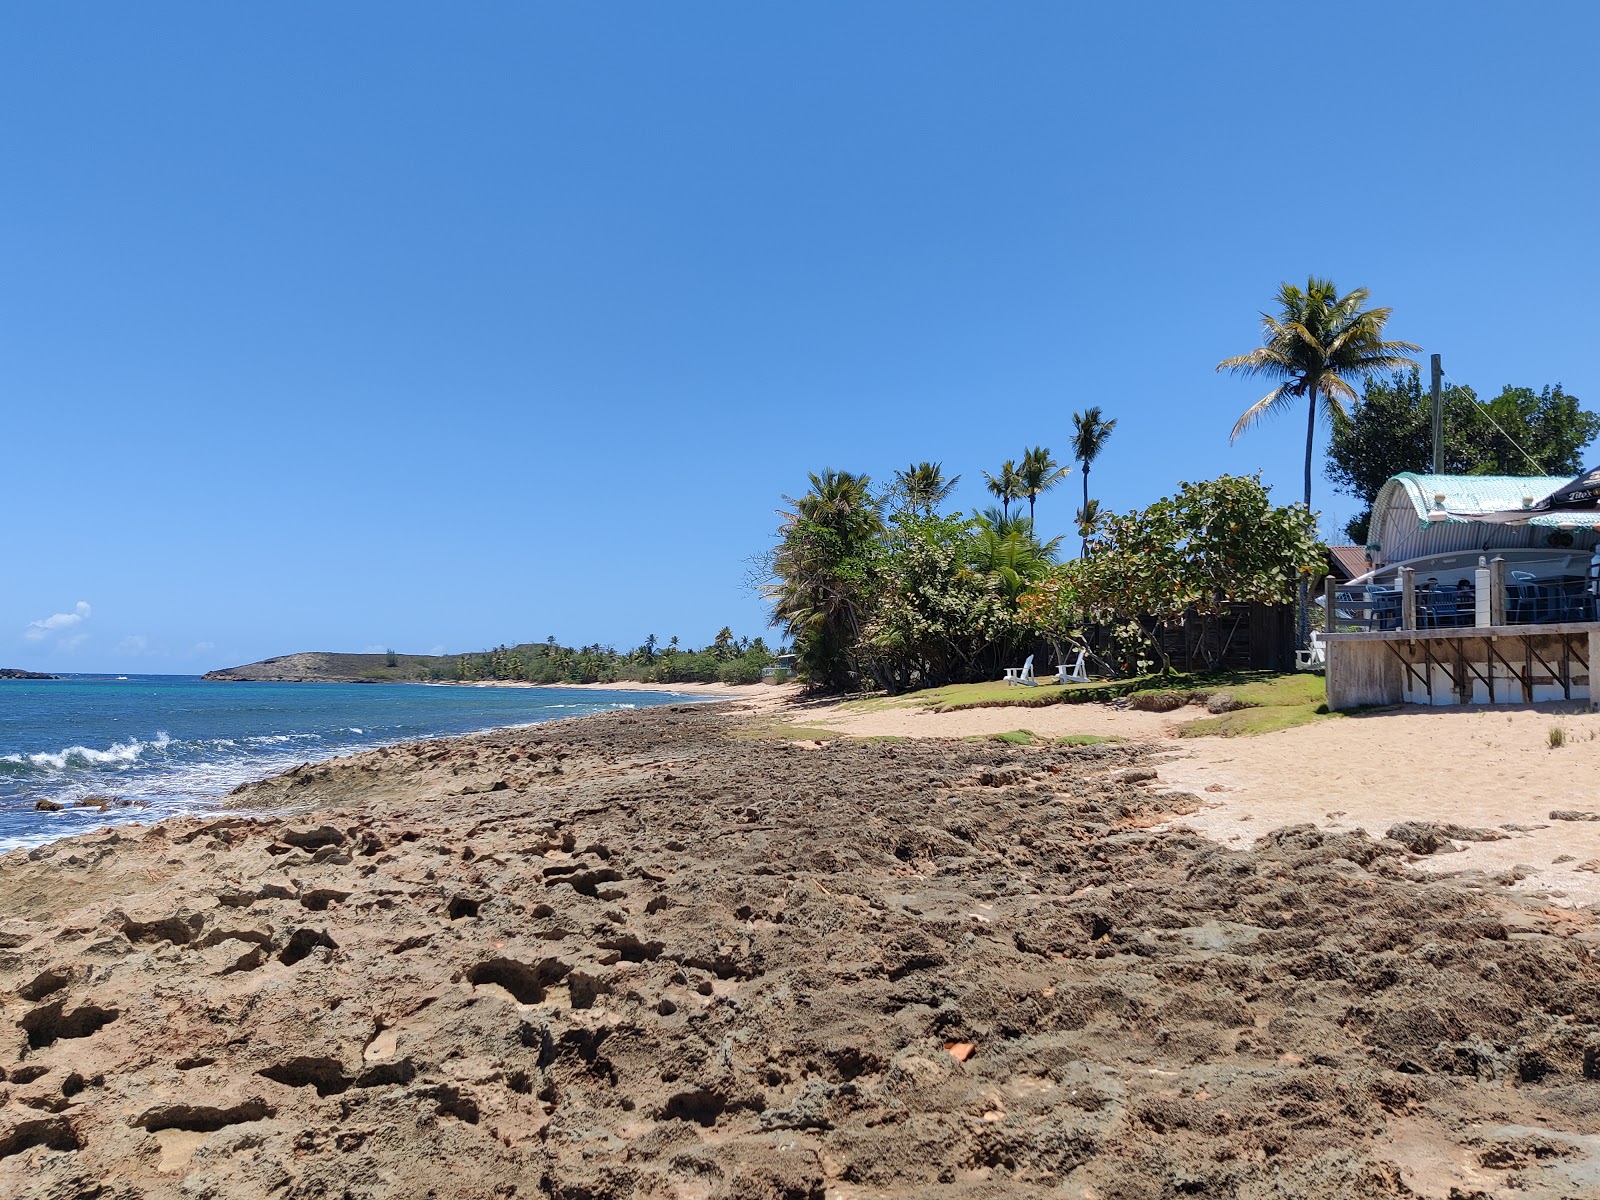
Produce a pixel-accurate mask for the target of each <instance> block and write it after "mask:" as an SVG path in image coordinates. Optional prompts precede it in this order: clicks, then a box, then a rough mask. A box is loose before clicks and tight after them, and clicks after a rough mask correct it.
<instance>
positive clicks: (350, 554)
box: [0, 0, 1600, 672]
mask: <svg viewBox="0 0 1600 1200" xmlns="http://www.w3.org/2000/svg"><path fill="white" fill-rule="evenodd" d="M1597 42H1600V10H1597V9H1596V8H1595V7H1594V6H1592V5H1589V4H1580V3H1568V4H1556V3H1549V4H1540V5H1534V6H1511V5H1500V4H1487V3H1437V4H1398V5H1397V4H1392V3H1381V4H1361V3H1353V4H1342V5H1337V6H1328V5H1322V6H1315V7H1308V6H1300V5H1291V4H1280V5H1272V6H1263V5H1261V4H1259V3H1250V4H1224V3H1210V4H1205V5H1178V4H1154V5H1149V4H1147V5H1136V6H1135V5H1100V6H1094V7H1090V6H1088V5H1071V4H1061V3H1055V2H1045V3H1035V4H1021V3H983V4H973V3H962V4H940V3H929V2H927V0H916V2H911V3H899V4H896V3H887V2H877V3H872V4H865V5H863V4H855V3H849V4H845V3H811V4H804V5H782V6H780V5H750V4H740V3H733V2H732V0H729V2H726V3H717V4H710V3H693V2H685V3H675V4H644V3H632V4H627V3H619V4H606V5H591V4H563V5H553V4H533V3H525V2H518V3H498V4H497V3H478V4H468V5H437V4H426V5H425V4H419V3H396V2H394V0H384V2H382V3H376V2H372V3H355V2H345V3H340V4H336V5H328V4H310V3H291V4H279V5H270V6H262V5H219V4H203V3H197V2H196V3H158V4H151V5H120V4H111V3H98V4H86V3H59V4H33V5H23V4H13V5H8V6H7V7H6V9H5V11H4V13H3V15H0V161H3V162H4V163H5V179H6V182H5V184H4V186H3V187H0V405H3V409H0V412H3V417H4V425H3V428H4V430H5V439H4V455H3V465H0V500H3V503H4V513H5V519H4V524H3V526H0V529H3V531H4V532H3V534H0V536H3V539H4V540H3V554H4V563H5V571H4V574H3V580H4V583H3V587H0V666H13V665H14V666H25V667H37V668H55V669H60V670H107V669H115V670H123V671H132V670H140V671H174V672H181V671H193V670H202V669H206V668H210V667H215V666H221V665H225V664H228V663H233V662H240V661H246V660H250V659H255V658H259V657H263V656H266V655H269V654H276V653H283V652H287V651H291V650H299V649H356V650H359V649H364V648H369V647H382V646H393V647H395V648H397V649H401V650H407V651H428V650H431V649H434V648H437V647H445V648H448V649H450V650H461V649H475V648H480V647H483V646H487V645H492V644H495V643H498V642H501V641H506V642H514V641H518V640H524V639H530V638H539V639H542V638H544V637H545V636H546V635H547V634H554V635H555V636H556V637H557V638H559V639H561V640H562V641H565V642H570V643H585V642H589V641H602V642H614V643H616V644H617V645H619V646H628V645H633V644H635V643H637V642H638V641H640V640H642V639H643V638H644V636H645V635H646V634H648V633H656V634H658V635H660V636H661V637H662V638H663V639H665V638H667V637H669V636H671V635H673V634H677V635H679V636H681V637H682V638H683V639H684V640H685V641H686V642H695V643H699V642H703V641H705V640H708V639H709V638H710V637H711V635H712V634H713V633H714V632H715V631H716V630H717V629H718V628H719V627H720V626H721V625H723V624H725V623H726V624H732V625H733V627H734V628H735V630H736V631H739V632H743V633H749V634H754V633H757V632H760V631H761V630H762V629H763V627H764V625H765V610H764V608H763V606H762V604H761V602H760V601H759V599H758V598H756V597H755V596H753V595H752V594H750V593H749V592H747V591H746V590H744V587H743V582H744V576H745V573H746V561H745V560H746V558H747V556H749V555H752V554H754V553H757V552H759V551H761V550H763V549H764V548H765V547H766V546H767V545H768V544H769V540H770V537H771V533H772V530H773V527H774V524H775V517H774V510H775V509H776V508H777V507H778V506H779V503H780V497H781V496H782V495H783V494H784V493H785V492H788V493H796V492H797V491H799V490H801V489H802V488H803V486H804V481H805V475H806V472H807V471H808V470H814V469H818V468H821V467H823V466H835V467H839V468H848V469H852V470H858V471H866V472H869V473H871V474H872V475H873V476H874V477H877V478H885V477H887V476H888V475H889V473H890V472H891V471H892V469H893V468H895V467H897V466H902V465H904V464H906V463H907V462H910V461H911V460H913V459H924V458H927V459H937V460H942V461H943V463H944V464H945V467H946V469H947V470H949V471H953V472H959V473H960V474H961V475H962V476H963V482H962V485H961V489H960V493H959V495H958V500H959V502H960V503H961V504H962V505H963V506H976V505H979V504H981V503H984V502H986V497H985V496H984V495H983V494H982V492H981V488H980V486H979V485H980V484H981V478H982V477H981V475H980V472H981V471H982V470H983V469H984V468H988V469H991V470H993V469H995V468H996V467H997V466H998V464H999V462H1000V460H1002V459H1004V458H1007V457H1014V456H1017V455H1019V454H1020V452H1021V450H1022V448H1023V447H1024V445H1025V444H1033V443H1039V442H1042V443H1044V444H1045V445H1048V446H1050V447H1051V448H1053V449H1054V450H1056V452H1057V454H1058V455H1064V453H1065V451H1066V448H1067V442H1068V438H1069V429H1070V426H1069V417H1070V414H1071V413H1072V411H1073V410H1074V409H1079V408H1082V407H1084V406H1086V405H1089V404H1100V405H1102V406H1103V407H1104V409H1105V410H1106V412H1107V414H1108V415H1111V416H1115V417H1116V418H1117V420H1118V426H1117V431H1116V434H1115V437H1114V438H1113V440H1112V442H1111V445H1110V447H1109V449H1108V450H1107V451H1106V453H1105V456H1104V457H1103V459H1102V460H1101V461H1100V463H1099V464H1098V465H1097V468H1096V470H1095V472H1094V474H1093V475H1092V477H1091V479H1092V482H1093V485H1094V491H1095V494H1096V495H1097V496H1099V497H1100V498H1101V500H1102V501H1103V503H1105V504H1106V505H1108V506H1110V507H1112V508H1116V509H1127V508H1131V507H1134V506H1138V505H1143V504H1145V503H1148V502H1149V501H1151V500H1153V499H1154V498H1156V497H1157V496H1159V495H1161V494H1163V493H1165V492H1167V491H1169V490H1170V489H1171V488H1172V486H1173V484H1174V482H1175V481H1176V480H1178V479H1181V478H1202V477H1207V476H1211V475H1215V474H1218V473H1221V472H1224V471H1233V472H1249V471H1254V470H1257V469H1260V470H1262V471H1263V472H1264V474H1265V478H1266V479H1267V480H1268V481H1269V482H1270V483H1272V484H1273V485H1274V487H1275V489H1276V491H1275V494H1276V495H1277V496H1278V497H1279V498H1280V499H1281V500H1283V501H1285V502H1287V501H1289V500H1292V499H1294V498H1296V497H1297V496H1298V494H1299V473H1300V462H1301V445H1300V443H1301V440H1302V439H1303V426H1302V425H1301V424H1300V423H1299V422H1298V421H1296V420H1285V421H1282V422H1280V423H1278V424H1275V425H1273V426H1270V427H1267V428H1263V429H1261V430H1258V431H1255V432H1252V433H1250V434H1248V435H1247V436H1246V437H1245V438H1244V439H1243V440H1241V442H1239V443H1238V444H1237V445H1234V446H1230V445H1229V443H1228V436H1227V435H1228V430H1229V427H1230V426H1231V425H1232V423H1233V420H1234V418H1235V417H1236V416H1237V415H1238V414H1239V413H1240V412H1241V411H1242V410H1243V409H1244V408H1245V407H1246V406H1247V405H1248V404H1250V403H1251V402H1252V401H1253V400H1255V399H1256V398H1257V396H1258V395H1259V393H1260V392H1261V391H1264V390H1265V388H1264V387H1258V386H1257V385H1256V384H1255V383H1253V382H1252V381H1249V380H1238V379H1234V378H1230V377H1227V376H1218V375H1216V374H1215V373H1214V371H1213V368H1214V367H1215V365H1216V363H1217V361H1218V360H1219V359H1221V358H1223V357H1225V356H1227V355H1230V354H1235V353H1242V352H1243V351H1245V350H1248V349H1249V348H1251V347H1252V346H1253V345H1255V344H1257V340H1258V331H1257V326H1256V320H1257V318H1256V314H1257V312H1258V310H1260V309H1261V308H1262V307H1264V306H1266V305H1267V304H1268V302H1269V300H1270V297H1271V296H1272V293H1273V291H1274V290H1275V288H1276V287H1277V285H1278V284H1279V282H1280V281H1282V280H1285V279H1288V280H1296V281H1301V282H1303V281H1304V279H1305V277H1306V275H1307V274H1308V273H1309V272H1316V273H1317V274H1321V275H1327V276H1331V277H1332V278H1333V279H1334V280H1335V281H1336V282H1337V283H1338V284H1339V285H1340V286H1341V287H1343V288H1349V287H1354V286H1358V285H1361V286H1366V287H1368V288H1370V289H1371V291H1372V294H1373V299H1374V302H1375V303H1378V304H1386V305H1390V306H1392V307H1393V309H1394V318H1393V320H1392V322H1391V324H1390V332H1391V335H1392V336H1395V337H1399V338H1404V339H1406V340H1409V341H1414V342H1418V343H1421V344H1422V345H1423V346H1424V347H1425V348H1426V350H1427V351H1437V352H1440V353H1442V354H1443V355H1444V358H1445V365H1446V368H1447V370H1448V371H1449V373H1450V375H1451V376H1452V377H1453V378H1454V379H1456V380H1459V381H1460V382H1463V383H1468V384H1472V385H1473V386H1475V387H1477V388H1478V389H1479V390H1480V391H1489V392H1493V391H1496V390H1498V389H1499V387H1500V386H1501V385H1503V384H1506V383H1517V384H1527V385H1530V386H1534V387H1538V386H1541V385H1543V384H1546V383H1555V382H1557V381H1559V382H1561V383H1563V384H1564V385H1565V386H1566V387H1567V388H1568V390H1569V391H1572V392H1574V393H1576V394H1577V395H1578V396H1580V397H1582V398H1584V399H1585V400H1587V401H1588V402H1589V403H1590V405H1591V406H1600V376H1597V367H1596V365H1595V360H1596V342H1597V338H1596V332H1597V330H1596V324H1597V320H1596V318H1597V313H1600V309H1597V301H1596V297H1595V291H1594V284H1595V279H1596V275H1597V271H1596V268H1597V265H1600V264H1597V261H1596V259H1597V254H1596V248H1597V235H1596V218H1595V195H1596V192H1597V185H1600V178H1597V176H1600V171H1597V168H1596V154H1597V150H1596V146H1597V141H1596V138H1595V136H1594V126H1595V122H1596V118H1597V117H1600V104H1597V102H1596V94H1595V88H1596V85H1595V73H1594V64H1593V54H1594V47H1595V45H1596V44H1597ZM1079 487H1080V484H1079V481H1078V478H1077V476H1076V475H1074V476H1073V478H1072V479H1071V480H1070V481H1069V483H1068V485H1067V488H1068V490H1067V491H1065V492H1063V493H1060V494H1052V495H1050V496H1048V497H1046V498H1045V499H1044V500H1043V501H1042V502H1041V504H1040V509H1039V523H1040V527H1041V532H1042V533H1046V534H1052V533H1057V532H1065V531H1066V529H1067V527H1068V524H1069V517H1070V514H1071V512H1072V509H1073V507H1074V506H1075V504H1076V502H1077V496H1078V490H1079ZM1317 489H1318V501H1319V507H1322V508H1323V509H1324V513H1325V526H1326V527H1327V528H1329V529H1336V528H1338V526H1339V525H1342V523H1343V520H1344V518H1346V517H1348V516H1349V515H1350V514H1351V513H1352V511H1353V510H1354V508H1355V505H1354V504H1353V503H1352V502H1351V501H1349V500H1348V499H1345V498H1341V497H1337V496H1335V494H1334V493H1333V491H1332V488H1331V486H1330V485H1328V484H1327V483H1326V482H1325V481H1323V480H1322V478H1321V475H1320V467H1319V474H1318V480H1317Z"/></svg>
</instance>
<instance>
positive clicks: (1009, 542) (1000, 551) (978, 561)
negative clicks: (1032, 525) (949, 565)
mask: <svg viewBox="0 0 1600 1200" xmlns="http://www.w3.org/2000/svg"><path fill="white" fill-rule="evenodd" d="M1060 541H1061V539H1060V538H1052V539H1051V540H1050V541H1049V542H1048V543H1046V544H1045V545H1043V546H1041V545H1040V544H1039V543H1038V542H1037V541H1035V540H1034V537H1033V535H1032V533H1030V532H1025V531H1024V530H1023V528H1022V523H1021V520H1020V519H1019V520H1018V521H1017V522H1016V524H1014V525H1012V526H1011V527H1010V528H1009V529H1006V530H1004V531H1002V530H1000V529H997V528H995V527H993V526H992V525H990V524H989V523H988V522H987V521H980V522H979V526H978V529H977V530H976V531H974V533H973V535H972V537H971V539H970V540H969V541H968V543H967V555H968V562H969V564H970V565H971V567H972V569H973V570H975V571H977V572H978V573H979V574H981V575H983V576H984V578H985V579H986V580H987V581H988V583H989V586H990V587H992V588H993V589H994V590H995V591H996V592H998V593H999V594H1000V595H1002V596H1004V597H1005V599H1006V602H1007V603H1008V604H1010V605H1011V606H1012V607H1015V606H1016V603H1017V597H1019V596H1021V595H1022V593H1023V592H1024V591H1025V590H1027V587H1028V585H1029V584H1031V583H1034V582H1036V581H1037V580H1039V579H1041V578H1043V577H1044V574H1045V572H1046V571H1048V570H1049V569H1050V565H1051V564H1052V563H1053V562H1054V561H1055V556H1056V547H1057V545H1059V544H1060Z"/></svg>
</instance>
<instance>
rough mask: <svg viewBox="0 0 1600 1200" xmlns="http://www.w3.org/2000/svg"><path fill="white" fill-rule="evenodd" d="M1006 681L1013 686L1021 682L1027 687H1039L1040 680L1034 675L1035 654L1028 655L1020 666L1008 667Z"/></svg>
mask: <svg viewBox="0 0 1600 1200" xmlns="http://www.w3.org/2000/svg"><path fill="white" fill-rule="evenodd" d="M1006 682H1007V683H1009V684H1012V685H1013V686H1015V685H1016V684H1019V683H1020V684H1022V685H1023V686H1025V687H1038V686H1039V681H1038V680H1037V679H1035V678H1034V677H1033V655H1031V654H1030V655H1028V657H1027V658H1026V659H1024V660H1023V663H1022V665H1021V666H1020V667H1007V668H1006Z"/></svg>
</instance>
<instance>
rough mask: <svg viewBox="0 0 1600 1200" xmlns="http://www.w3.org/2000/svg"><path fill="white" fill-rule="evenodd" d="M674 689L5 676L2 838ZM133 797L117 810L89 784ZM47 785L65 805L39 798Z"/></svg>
mask: <svg viewBox="0 0 1600 1200" xmlns="http://www.w3.org/2000/svg"><path fill="white" fill-rule="evenodd" d="M682 700H683V697H681V696H672V695H667V694H663V693H660V692H612V691H605V692H596V691H590V690H588V689H578V688H474V687H438V686H429V685H426V684H340V683H203V682H201V680H200V679H199V678H198V677H196V676H188V675H131V676H126V677H120V676H117V677H112V676H92V677H91V676H74V677H71V678H67V679H50V680H21V679H18V680H13V679H6V680H0V852H3V851H5V850H11V849H15V848H17V847H19V846H34V845H39V844H42V843H44V842H48V841H52V840H54V839H56V838H60V837H66V836H68V835H69V834H73V833H82V832H84V831H86V830H90V829H96V828H100V827H102V826H105V825H113V824H119V823H126V822H130V821H154V820H159V819H161V818H162V817H167V816H173V815H175V814H178V813H187V812H195V811H202V810H205V809H209V808H212V807H214V806H215V805H216V803H217V800H218V798H219V797H220V796H222V795H223V794H224V793H226V792H227V791H228V790H229V789H230V788H232V787H233V786H235V785H236V784H239V783H243V782H245V781H246V780H250V779H259V778H261V777H262V776H265V775H271V774H273V773H275V772H277V771H282V770H285V769H286V768H288V767H292V766H294V765H295V764H297V763H303V762H313V761H316V760H317V759H323V758H331V757H333V756H334V755H338V754H349V753H351V752H353V751H356V750H364V749H368V748H370V747H373V746H381V745H388V744H391V743H394V742H409V741H415V740H417V739H419V738H428V737H439V736H446V735H450V734H459V733H470V732H473V731H475V730H480V729H494V728H499V727H503V726H508V725H526V724H532V723H535V722H540V721H550V720H557V719H559V718H562V717H577V716H583V715H585V714H588V713H596V712H604V711H606V710H608V709H614V708H632V707H643V706H646V705H654V704H671V703H674V702H681V701H682ZM89 795H98V796H112V797H116V798H119V799H121V800H127V801H132V802H133V803H132V804H131V805H128V806H126V807H114V808H111V809H108V810H106V811H105V812H101V811H98V810H96V809H93V808H78V807H74V806H73V802H74V801H75V800H78V799H80V798H82V797H84V796H89ZM42 799H48V800H54V801H56V802H58V803H60V804H62V805H64V806H65V807H63V808H62V809H61V811H59V812H39V811H37V810H36V808H35V806H36V805H37V803H38V801H40V800H42Z"/></svg>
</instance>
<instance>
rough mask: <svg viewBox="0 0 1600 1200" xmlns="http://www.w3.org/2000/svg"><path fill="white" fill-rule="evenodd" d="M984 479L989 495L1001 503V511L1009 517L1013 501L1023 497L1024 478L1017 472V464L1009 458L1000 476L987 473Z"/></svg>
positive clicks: (1002, 467) (1001, 469)
mask: <svg viewBox="0 0 1600 1200" xmlns="http://www.w3.org/2000/svg"><path fill="white" fill-rule="evenodd" d="M983 478H984V480H985V486H986V487H988V489H989V494H990V495H992V496H994V498H995V499H997V500H999V501H1000V507H1001V509H1002V510H1004V512H1005V514H1006V516H1007V517H1009V516H1010V515H1011V503H1012V501H1014V500H1018V499H1020V498H1021V497H1022V476H1021V475H1020V474H1018V472H1017V464H1016V463H1014V462H1013V461H1012V460H1011V459H1009V458H1008V459H1006V460H1005V462H1003V463H1001V464H1000V474H999V475H991V474H989V472H987V471H985V472H984V473H983Z"/></svg>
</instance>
